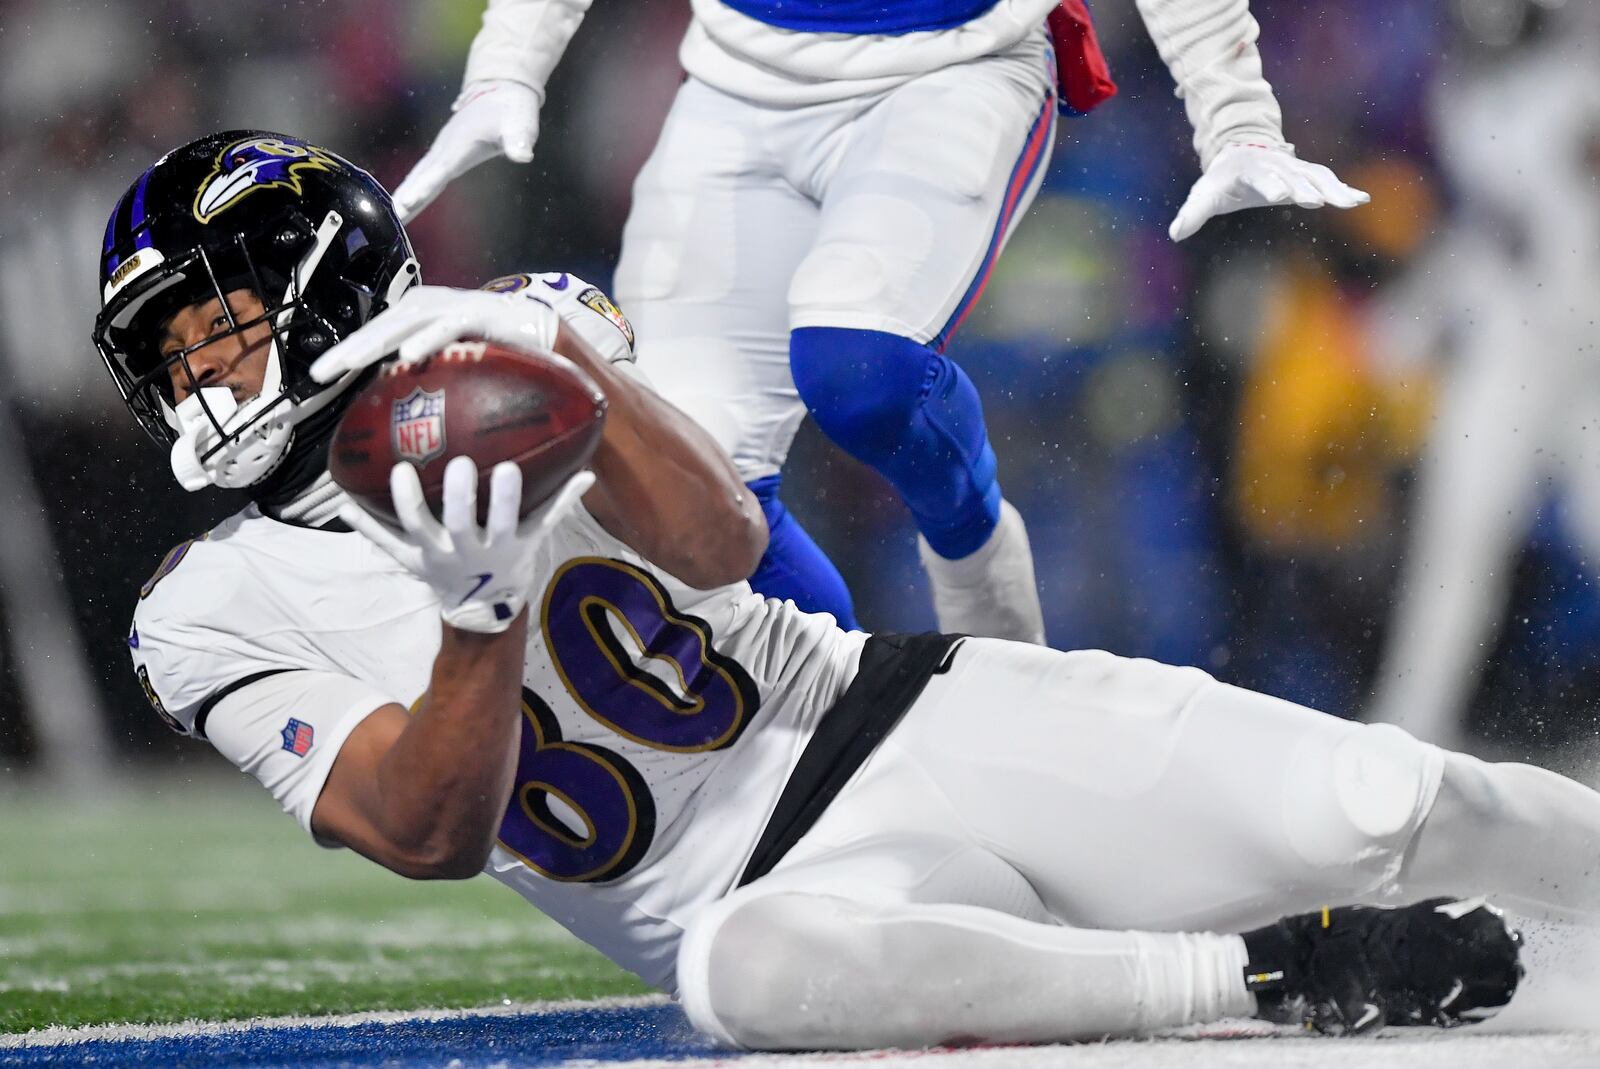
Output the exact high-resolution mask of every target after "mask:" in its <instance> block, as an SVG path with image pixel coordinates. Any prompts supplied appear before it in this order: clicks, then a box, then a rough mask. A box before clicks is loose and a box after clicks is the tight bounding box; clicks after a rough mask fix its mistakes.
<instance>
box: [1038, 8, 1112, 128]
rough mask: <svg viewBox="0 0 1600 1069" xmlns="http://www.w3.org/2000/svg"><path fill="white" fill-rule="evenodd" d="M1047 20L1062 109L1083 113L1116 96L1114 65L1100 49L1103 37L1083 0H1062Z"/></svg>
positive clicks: (1066, 111)
mask: <svg viewBox="0 0 1600 1069" xmlns="http://www.w3.org/2000/svg"><path fill="white" fill-rule="evenodd" d="M1046 22H1047V23H1048V25H1049V27H1050V40H1051V42H1052V43H1053V44H1054V45H1055V50H1056V77H1057V78H1058V79H1059V80H1060V87H1061V97H1060V100H1059V104H1060V107H1061V110H1062V111H1063V112H1065V113H1067V114H1069V115H1083V114H1086V113H1088V112H1090V111H1092V110H1093V109H1095V108H1097V107H1099V106H1100V105H1101V104H1104V103H1105V102H1106V101H1108V100H1110V99H1111V98H1112V97H1114V96H1116V95H1117V83H1116V82H1114V81H1112V80H1111V68H1110V67H1108V66H1107V65H1106V56H1105V53H1104V52H1102V51H1100V39H1099V38H1097V37H1096V36H1095V35H1094V23H1093V22H1091V21H1090V20H1089V7H1088V5H1087V4H1086V3H1085V2H1084V0H1061V4H1060V6H1058V7H1057V8H1056V9H1055V10H1054V11H1051V12H1050V14H1049V16H1048V17H1047V18H1046Z"/></svg>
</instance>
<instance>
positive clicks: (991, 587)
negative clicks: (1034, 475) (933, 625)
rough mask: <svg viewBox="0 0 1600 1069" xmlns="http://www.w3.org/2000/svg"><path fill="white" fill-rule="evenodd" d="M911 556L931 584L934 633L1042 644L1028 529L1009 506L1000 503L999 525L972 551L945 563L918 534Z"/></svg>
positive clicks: (1041, 627)
mask: <svg viewBox="0 0 1600 1069" xmlns="http://www.w3.org/2000/svg"><path fill="white" fill-rule="evenodd" d="M917 555H918V556H920V557H921V558H922V567H923V569H924V570H925V571H927V573H928V579H929V580H930V581H931V582H932V585H933V611H934V612H935V613H936V614H937V615H938V617H939V630H941V631H948V632H954V633H958V634H963V635H982V636H984V637H985V638H1008V639H1011V640H1013V641H1016V642H1032V643H1034V644H1035V645H1038V646H1042V645H1044V612H1043V611H1042V610H1041V609H1040V608H1039V588H1038V586H1037V585H1036V584H1035V583H1034V581H1033V550H1032V549H1031V548H1029V546H1028V528H1027V526H1026V525H1025V524H1024V523H1023V522H1022V514H1021V513H1020V512H1018V511H1017V510H1016V508H1014V507H1013V506H1012V504H1011V502H1009V501H1001V502H1000V522H999V523H997V524H995V528H994V533H993V534H991V535H990V536H989V540H988V541H987V542H985V543H984V544H983V545H981V546H979V547H978V550H977V552H975V553H972V554H970V555H968V556H965V557H962V558H961V559H960V560H948V559H946V558H944V557H941V556H939V554H937V553H935V552H934V551H933V547H932V546H930V545H928V540H927V539H925V538H923V537H922V536H921V535H918V536H917Z"/></svg>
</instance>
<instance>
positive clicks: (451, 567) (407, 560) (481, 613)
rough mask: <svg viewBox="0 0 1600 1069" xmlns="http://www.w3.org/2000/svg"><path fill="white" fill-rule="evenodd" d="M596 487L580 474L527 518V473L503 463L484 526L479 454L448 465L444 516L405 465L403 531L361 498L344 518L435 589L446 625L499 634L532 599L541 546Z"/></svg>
mask: <svg viewBox="0 0 1600 1069" xmlns="http://www.w3.org/2000/svg"><path fill="white" fill-rule="evenodd" d="M592 485H594V474H593V473H592V472H589V471H581V472H578V473H577V474H576V475H573V476H572V477H571V478H570V479H568V480H567V481H566V482H565V483H564V484H563V485H562V486H561V488H560V489H559V490H557V491H556V492H555V494H553V495H552V496H551V498H550V499H549V500H548V501H546V502H545V503H544V504H542V505H540V506H539V507H538V508H536V509H534V510H533V511H532V512H530V513H528V515H526V516H524V517H522V518H521V519H520V520H519V519H518V518H517V507H518V505H519V503H520V501H521V498H522V470H521V469H520V468H518V467H517V466H516V465H515V464H513V463H511V462H509V461H505V462H502V463H499V464H496V465H495V466H494V469H493V471H492V472H491V473H490V490H489V508H488V520H487V522H486V523H484V524H481V525H480V524H479V523H478V469H477V466H476V465H475V464H473V462H472V458H471V457H467V456H457V457H452V458H451V459H450V463H449V464H448V465H446V466H445V469H444V494H443V497H444V500H443V508H442V509H441V513H442V514H441V515H440V516H437V517H436V516H434V514H433V511H432V510H431V509H430V508H429V507H428V503H427V501H426V499H425V497H424V495H423V491H422V480H421V478H420V477H419V476H418V475H417V469H416V468H415V467H413V466H412V465H410V464H406V463H400V464H396V465H395V466H394V468H393V470H391V471H390V473H389V493H390V496H391V498H392V499H393V501H394V511H395V516H396V517H398V519H399V520H400V527H401V529H400V530H399V531H394V530H391V529H390V528H389V527H387V526H385V525H384V524H383V523H382V522H381V521H379V520H377V519H376V518H374V517H373V516H372V515H370V514H369V513H367V512H366V511H365V510H363V509H362V508H361V506H360V505H358V504H356V503H355V501H353V500H351V501H347V502H346V503H345V504H344V505H343V506H342V507H341V508H340V509H339V518H340V519H341V520H343V521H344V522H345V523H346V524H348V525H349V526H350V527H351V528H352V529H354V530H356V531H359V532H361V533H362V534H363V535H365V536H366V537H367V538H368V539H370V540H371V541H373V542H375V543H377V544H378V546H379V547H380V548H382V549H383V550H384V551H385V552H387V553H388V554H389V555H390V556H391V557H393V558H394V559H395V560H396V561H397V562H399V564H400V566H401V567H403V568H405V569H406V570H407V571H409V572H411V573H412V574H413V575H415V576H416V577H417V578H418V579H421V580H422V581H423V582H425V583H427V584H428V585H429V586H430V587H432V588H433V590H434V593H436V594H438V595H439V602H440V615H441V616H442V617H443V619H444V622H445V623H447V624H449V625H450V626H451V627H454V628H457V629H458V630H462V631H477V632H480V633H484V634H499V633H500V632H502V631H504V630H505V629H506V628H508V627H510V626H511V621H512V620H514V619H515V618H516V617H517V614H519V613H520V612H522V608H523V606H524V605H526V604H527V600H528V587H529V586H530V585H531V583H532V581H533V574H534V565H535V561H536V557H535V554H536V552H537V550H538V547H539V545H540V543H542V542H543V541H544V539H545V538H546V536H548V535H549V533H550V531H551V529H552V528H554V527H555V525H556V524H557V523H559V522H560V521H561V519H562V518H563V517H564V516H566V514H567V513H568V512H570V511H572V509H573V507H574V506H575V505H577V503H578V501H579V499H580V498H582V496H583V493H584V491H586V490H587V489H589V487H590V486H592Z"/></svg>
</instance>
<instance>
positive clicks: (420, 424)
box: [391, 386, 444, 464]
mask: <svg viewBox="0 0 1600 1069" xmlns="http://www.w3.org/2000/svg"><path fill="white" fill-rule="evenodd" d="M391 426H392V428H393V433H394V451H395V455H396V456H398V457H400V458H401V459H402V460H409V461H411V462H412V463H413V464H426V463H427V462H428V461H430V460H432V459H433V458H434V457H436V456H438V455H440V454H441V453H443V452H444V391H443V390H424V389H423V388H422V387H420V386H419V387H417V388H416V389H415V390H412V391H411V393H410V394H408V395H407V396H406V397H404V398H402V399H401V400H399V401H396V402H395V403H394V414H393V416H392V418H391Z"/></svg>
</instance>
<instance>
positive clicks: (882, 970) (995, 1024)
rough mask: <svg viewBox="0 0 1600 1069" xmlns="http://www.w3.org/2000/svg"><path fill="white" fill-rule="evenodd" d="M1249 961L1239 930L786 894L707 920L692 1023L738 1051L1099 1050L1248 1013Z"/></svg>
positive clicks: (690, 991) (689, 956) (699, 942)
mask: <svg viewBox="0 0 1600 1069" xmlns="http://www.w3.org/2000/svg"><path fill="white" fill-rule="evenodd" d="M754 886H755V885H752V888H753V887H754ZM1244 965H1245V949H1244V941H1243V940H1242V939H1240V938H1239V937H1238V936H1233V935H1211V934H1176V933H1164V934H1150V933H1140V932H1112V931H1089V930H1084V929H1077V928H1063V927H1058V926H1055V925H1049V924H1040V923H1037V922H1034V921H1027V920H1023V919H1021V918H1019V917H1013V916H1010V915H1008V914H1005V913H1001V912H998V911H996V910H990V909H983V908H980V907H976V906H967V905H921V904H885V903H866V902H860V901H853V900H850V899H846V898H841V897H837V896H833V895H822V894H811V893H804V892H783V893H776V894H751V895H745V894H736V895H734V896H732V897H731V898H729V899H725V900H724V901H723V902H721V903H718V904H717V905H716V906H713V907H712V908H710V909H708V910H707V911H705V913H704V914H702V916H701V917H700V918H699V919H698V920H697V921H696V923H695V924H694V926H693V927H691V929H690V930H689V932H688V934H687V935H686V936H685V939H684V942H683V946H682V948H681V950H680V952H679V964H678V977H679V982H680V997H681V998H682V1000H683V1005H684V1008H685V1010H686V1011H687V1012H688V1014H689V1018H690V1020H691V1021H693V1022H694V1024H695V1026H696V1027H698V1028H700V1029H701V1030H703V1031H705V1032H707V1033H709V1034H711V1035H714V1036H716V1037H718V1038H720V1039H721V1040H723V1041H724V1042H727V1043H732V1044H736V1045H739V1046H743V1047H750V1048H757V1049H764V1050H798V1049H818V1048H844V1049H857V1048H873V1047H921V1046H928V1045H931V1044H939V1043H944V1042H950V1041H986V1042H1000V1043H1006V1042H1012V1043H1029V1042H1060V1041H1071V1040H1092V1039H1099V1038H1101V1037H1104V1036H1124V1035H1137V1034H1140V1033H1145V1032H1148V1031H1150V1030H1153V1029H1158V1028H1163V1027H1170V1026H1177V1025H1183V1024H1190V1023H1194V1022H1200V1021H1210V1020H1216V1019H1218V1018H1221V1017H1227V1016H1239V1015H1246V1014H1249V1013H1252V1012H1254V1008H1255V1007H1254V999H1253V997H1252V996H1251V995H1250V994H1249V993H1248V992H1246V990H1245V987H1244V979H1243V970H1244Z"/></svg>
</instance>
